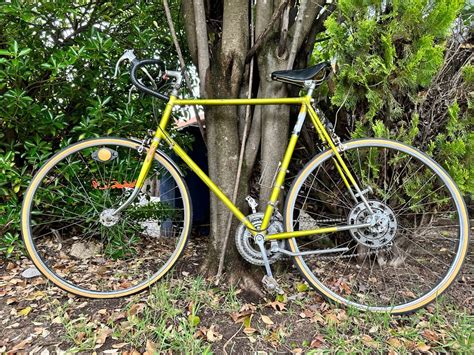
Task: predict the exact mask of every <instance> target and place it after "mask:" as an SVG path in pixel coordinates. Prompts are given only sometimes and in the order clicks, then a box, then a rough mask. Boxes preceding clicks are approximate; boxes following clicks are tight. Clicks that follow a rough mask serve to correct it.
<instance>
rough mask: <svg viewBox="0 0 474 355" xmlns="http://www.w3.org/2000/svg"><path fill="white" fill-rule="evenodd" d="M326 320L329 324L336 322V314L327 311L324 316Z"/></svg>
mask: <svg viewBox="0 0 474 355" xmlns="http://www.w3.org/2000/svg"><path fill="white" fill-rule="evenodd" d="M324 317H325V319H326V322H328V323H329V324H338V323H339V320H338V319H337V316H336V315H335V314H334V313H327V314H326V315H325V316H324Z"/></svg>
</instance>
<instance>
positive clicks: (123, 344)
mask: <svg viewBox="0 0 474 355" xmlns="http://www.w3.org/2000/svg"><path fill="white" fill-rule="evenodd" d="M126 345H128V343H118V344H114V345H112V347H113V348H114V349H122V348H123V347H124V346H126Z"/></svg>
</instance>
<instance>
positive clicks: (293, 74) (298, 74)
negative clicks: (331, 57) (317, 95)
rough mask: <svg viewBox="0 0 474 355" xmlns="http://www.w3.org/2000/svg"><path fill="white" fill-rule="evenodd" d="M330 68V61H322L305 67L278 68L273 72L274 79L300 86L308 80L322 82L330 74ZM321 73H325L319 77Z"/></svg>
mask: <svg viewBox="0 0 474 355" xmlns="http://www.w3.org/2000/svg"><path fill="white" fill-rule="evenodd" d="M330 68H331V63H330V62H321V63H318V64H316V65H313V66H312V67H309V68H305V69H295V70H277V71H274V72H273V73H272V80H276V81H281V82H283V83H288V84H294V85H299V86H303V85H304V82H305V81H307V80H317V81H320V82H321V83H322V82H323V81H324V80H325V79H326V78H327V77H328V76H329V73H330V70H329V69H330ZM323 71H324V72H323ZM321 72H323V73H321ZM320 73H321V74H323V75H321V77H320V78H317V76H318V74H320Z"/></svg>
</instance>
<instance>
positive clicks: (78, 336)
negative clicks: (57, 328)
mask: <svg viewBox="0 0 474 355" xmlns="http://www.w3.org/2000/svg"><path fill="white" fill-rule="evenodd" d="M85 337H86V333H84V332H79V333H77V334H76V336H75V337H74V342H75V343H76V344H82V341H83V340H84V338H85Z"/></svg>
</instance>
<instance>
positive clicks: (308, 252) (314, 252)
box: [272, 247, 349, 256]
mask: <svg viewBox="0 0 474 355" xmlns="http://www.w3.org/2000/svg"><path fill="white" fill-rule="evenodd" d="M348 250H349V248H347V247H345V248H333V249H324V250H308V251H300V252H296V253H293V252H292V251H289V250H286V249H281V248H280V247H276V248H272V252H276V253H282V254H285V255H288V256H304V255H314V254H329V253H339V252H344V251H348Z"/></svg>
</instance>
